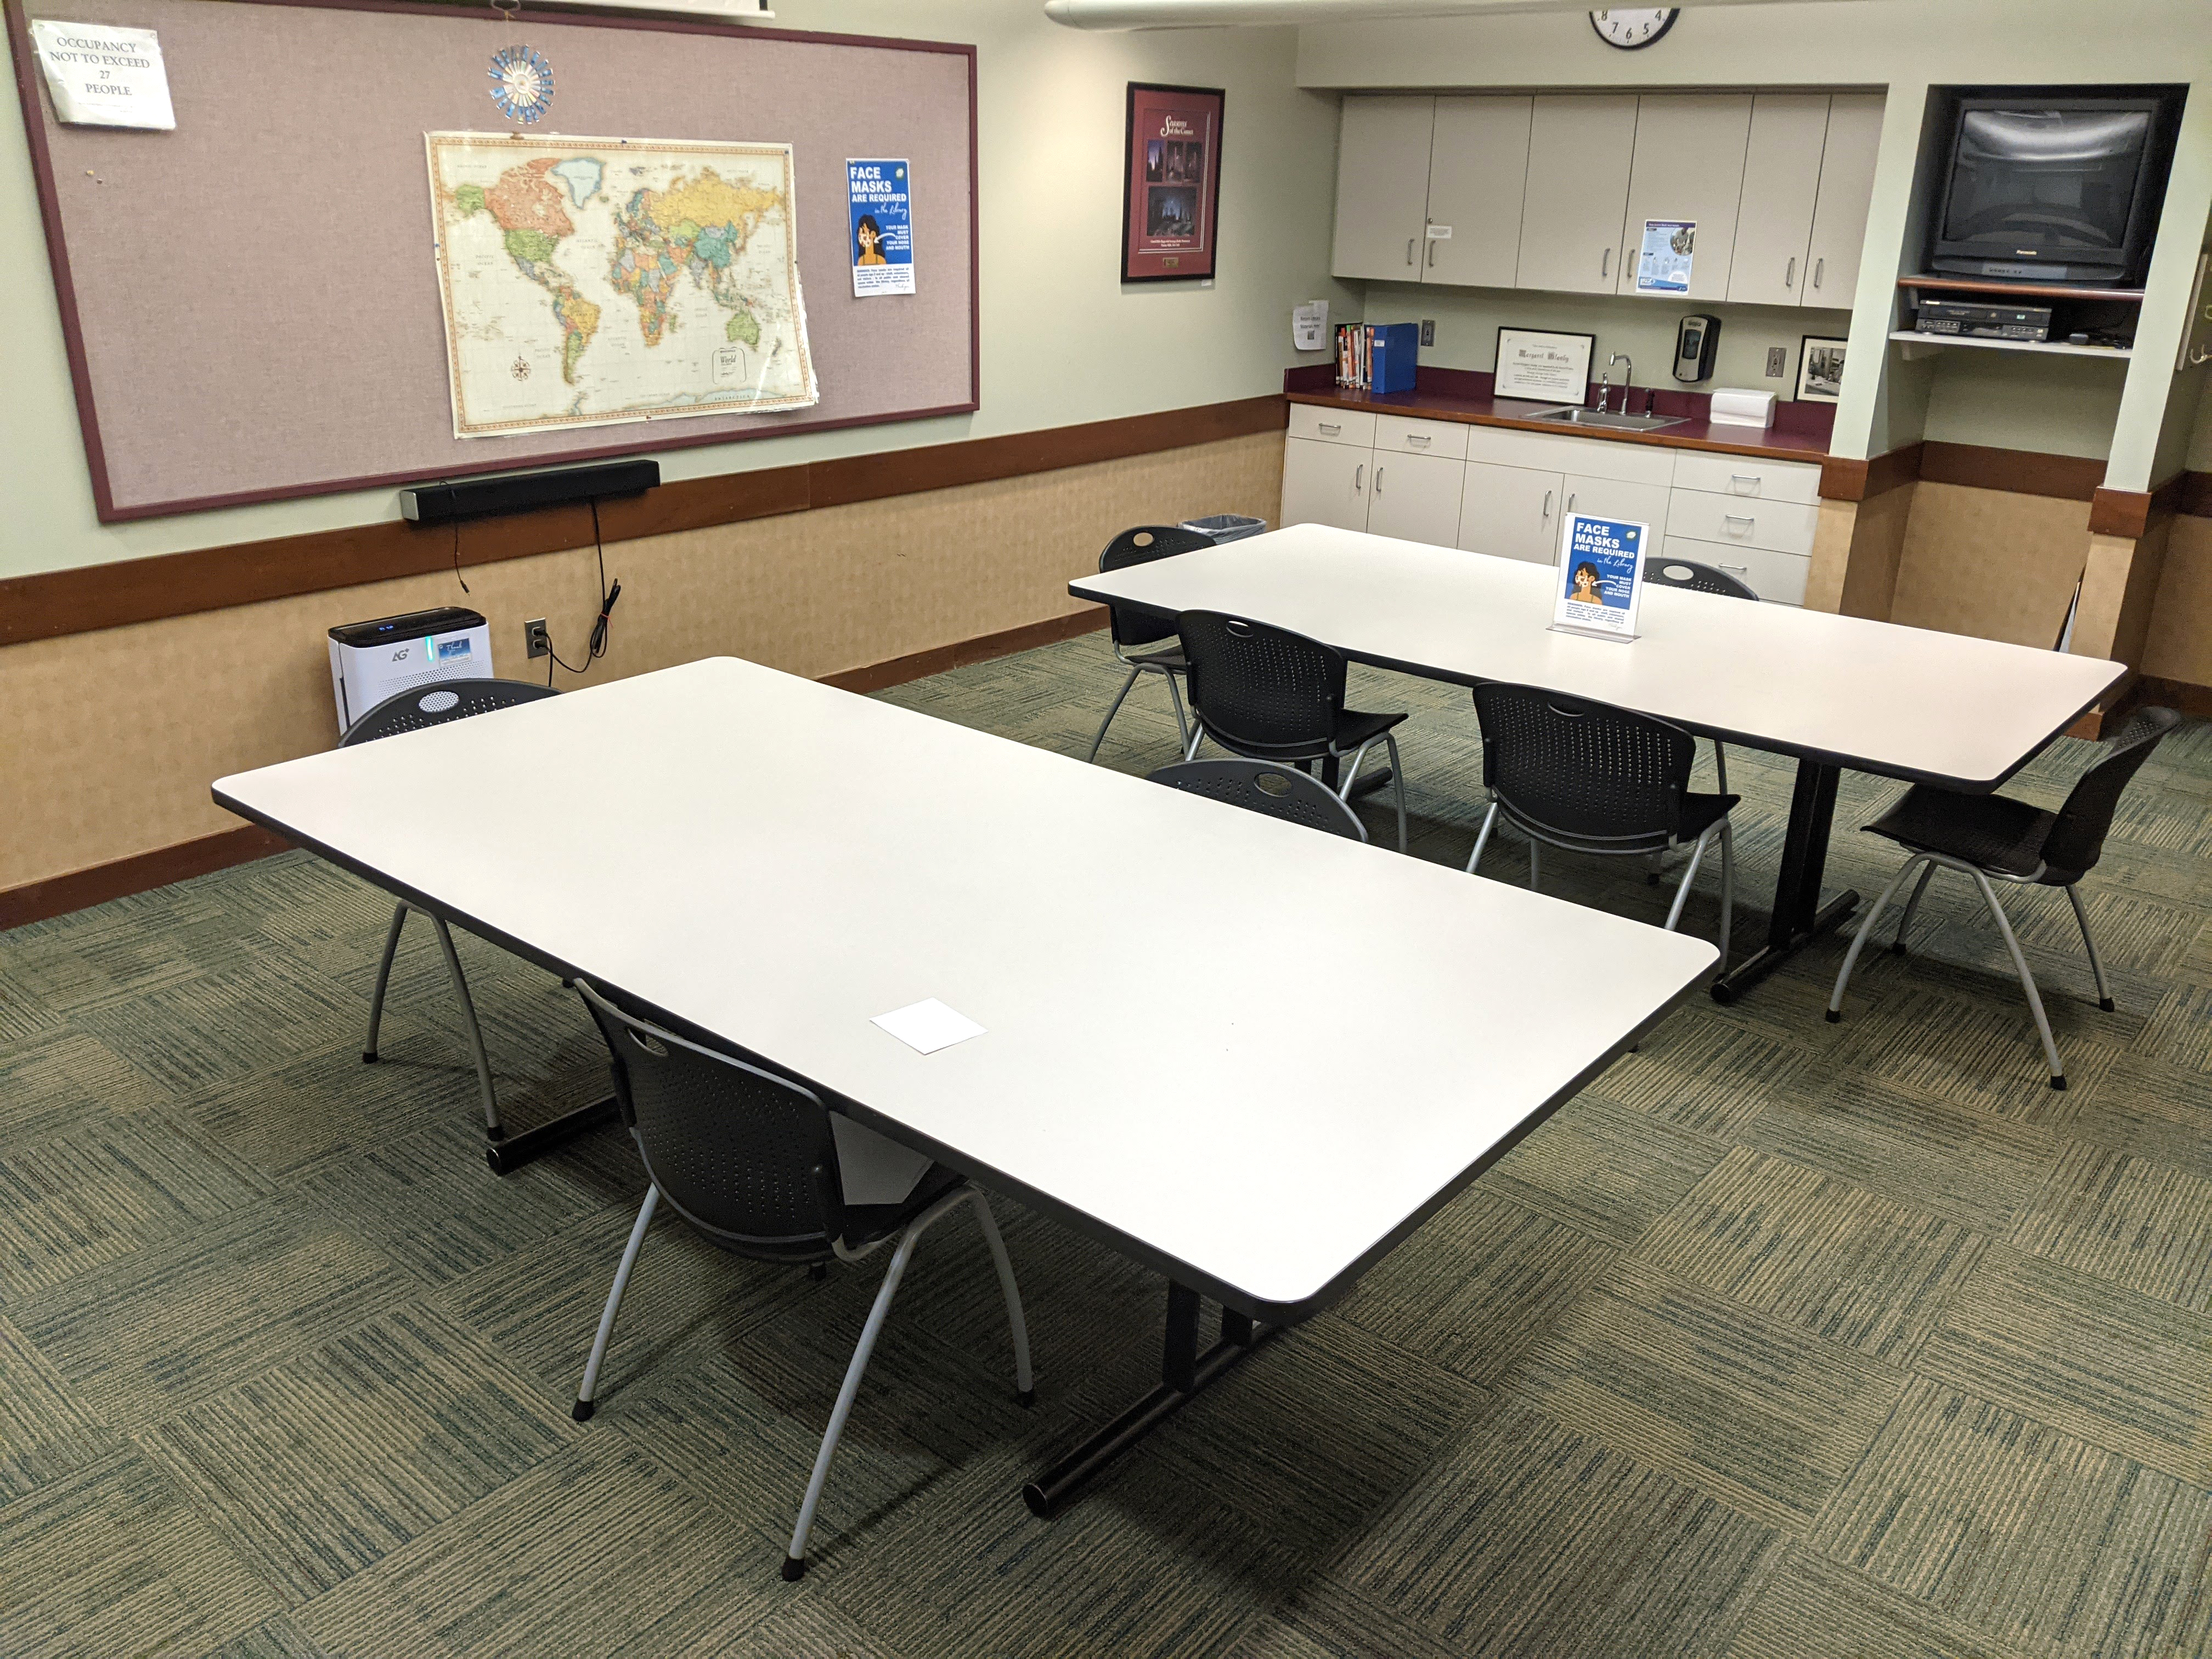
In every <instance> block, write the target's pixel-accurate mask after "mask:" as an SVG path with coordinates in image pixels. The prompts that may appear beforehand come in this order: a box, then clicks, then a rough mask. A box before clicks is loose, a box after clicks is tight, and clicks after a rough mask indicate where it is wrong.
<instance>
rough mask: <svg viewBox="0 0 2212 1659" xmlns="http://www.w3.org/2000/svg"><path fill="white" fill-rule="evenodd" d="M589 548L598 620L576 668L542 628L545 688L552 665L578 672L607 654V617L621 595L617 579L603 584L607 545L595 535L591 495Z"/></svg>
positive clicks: (596, 514)
mask: <svg viewBox="0 0 2212 1659" xmlns="http://www.w3.org/2000/svg"><path fill="white" fill-rule="evenodd" d="M592 551H593V552H594V553H596V554H598V555H599V620H598V621H596V622H594V623H592V637H591V640H590V641H589V643H588V645H587V646H586V649H585V653H584V660H583V664H582V665H581V666H580V667H569V665H568V664H567V663H565V662H562V661H561V653H559V652H557V651H556V650H555V649H554V648H553V635H552V630H551V629H547V630H546V635H545V654H546V655H547V656H549V657H550V658H551V659H553V660H552V662H549V663H548V664H546V665H545V684H546V685H547V686H548V687H550V686H551V685H552V684H553V668H554V665H555V664H559V665H560V666H561V667H562V668H566V669H568V671H569V672H570V673H571V674H582V673H584V672H586V671H588V670H589V669H590V668H591V665H592V664H593V663H595V662H597V661H598V660H599V659H600V658H601V657H604V656H605V655H606V654H607V618H608V617H610V616H611V615H613V614H614V608H615V601H616V600H617V599H620V598H622V583H621V582H620V581H617V582H616V583H615V585H614V586H612V587H609V586H607V546H606V543H605V540H604V539H603V538H601V536H600V534H599V498H598V497H597V496H593V497H592Z"/></svg>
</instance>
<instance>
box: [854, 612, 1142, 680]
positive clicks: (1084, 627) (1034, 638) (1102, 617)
mask: <svg viewBox="0 0 2212 1659" xmlns="http://www.w3.org/2000/svg"><path fill="white" fill-rule="evenodd" d="M1105 626H1106V607H1105V606H1104V605H1085V606H1084V607H1083V609H1082V610H1080V611H1073V612H1071V613H1070V614H1068V615H1067V616H1065V617H1047V618H1045V620H1044V621H1042V622H1033V623H1023V624H1022V625H1021V626H1020V627H1019V628H1008V629H1002V630H1000V632H999V633H996V634H985V635H980V636H979V637H977V638H975V639H972V640H961V641H957V642H956V643H954V644H951V645H939V646H933V647H931V648H930V649H928V650H927V651H915V652H912V653H908V655H906V656H903V657H893V658H890V659H889V660H888V661H884V662H878V663H871V664H869V665H867V666H866V667H865V668H848V669H845V670H843V671H841V672H839V673H836V674H824V675H823V677H822V684H824V685H834V686H836V688H837V689H838V690H841V691H881V690H884V688H885V687H886V686H892V685H904V684H907V682H908V681H909V680H920V679H927V678H929V676H931V675H932V674H943V673H945V672H948V671H951V670H952V669H955V668H965V667H966V666H968V665H969V664H970V663H976V662H988V661H990V660H991V659H993V658H994V657H1011V656H1012V655H1013V654H1014V653H1015V652H1017V651H1032V650H1035V649H1036V647H1038V646H1040V645H1054V644H1057V643H1058V642H1059V641H1061V640H1072V639H1073V638H1075V637H1076V635H1079V634H1091V633H1096V632H1097V630H1098V629H1102V628H1103V627H1105Z"/></svg>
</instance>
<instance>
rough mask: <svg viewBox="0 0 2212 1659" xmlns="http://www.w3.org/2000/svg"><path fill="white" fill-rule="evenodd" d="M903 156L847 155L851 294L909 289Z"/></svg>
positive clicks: (909, 226) (909, 218)
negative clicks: (885, 158)
mask: <svg viewBox="0 0 2212 1659" xmlns="http://www.w3.org/2000/svg"><path fill="white" fill-rule="evenodd" d="M907 175H908V167H907V164H906V163H905V162H904V161H847V162H846V163H845V196H846V204H847V209H848V214H849V216H850V220H851V228H852V235H853V297H854V299H856V300H865V299H867V298H869V297H870V296H872V295H878V294H911V293H913V292H914V213H913V200H912V197H911V193H910V191H911V186H912V184H913V180H912V179H909V178H908V176H907Z"/></svg>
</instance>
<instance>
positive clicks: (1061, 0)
mask: <svg viewBox="0 0 2212 1659" xmlns="http://www.w3.org/2000/svg"><path fill="white" fill-rule="evenodd" d="M1701 3H1703V4H1705V5H1709V6H1713V5H1760V4H1771V3H1774V0H1701ZM1588 9H1589V7H1588V5H1587V4H1586V3H1585V0H1045V8H1044V15H1046V16H1048V17H1049V18H1051V19H1052V21H1054V22H1055V23H1065V24H1066V26H1067V27H1070V28H1074V29H1176V28H1183V29H1189V28H1221V27H1231V26H1234V25H1237V24H1268V25H1273V26H1280V25H1283V24H1286V23H1288V24H1298V23H1360V22H1382V21H1385V20H1387V19H1395V18H1431V17H1498V16H1504V15H1508V14H1510V13H1515V12H1546V11H1549V12H1583V11H1587V10H1588Z"/></svg>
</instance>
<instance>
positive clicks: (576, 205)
mask: <svg viewBox="0 0 2212 1659" xmlns="http://www.w3.org/2000/svg"><path fill="white" fill-rule="evenodd" d="M426 142H427V143H428V151H429V163H430V199H431V203H432V211H433V228H434V230H435V234H436V237H437V264H438V279H439V292H440V295H441V301H442V302H443V305H444V309H445V319H446V356H447V369H448V374H449V376H450V379H451V381H452V386H453V434H454V435H455V436H456V437H461V438H473V437H496V436H503V435H508V434H513V433H520V432H528V431H532V430H538V429H542V428H553V427H571V426H600V425H607V424H611V423H612V422H618V421H641V420H657V419H664V418H670V417H674V416H687V415H728V414H743V413H749V412H751V411H754V410H761V411H768V410H779V409H798V408H804V407H805V406H807V405H809V404H813V403H815V402H816V401H817V399H818V398H819V397H820V392H819V389H818V388H817V386H816V384H815V380H814V368H813V362H812V359H811V356H810V355H809V353H808V350H807V344H806V306H805V299H804V297H803V296H802V295H801V293H800V291H799V262H798V258H797V256H796V251H795V250H796V248H797V240H798V239H797V234H796V228H795V226H794V223H793V189H792V161H791V147H790V146H789V145H788V144H745V143H715V142H712V141H706V140H701V141H697V142H679V141H663V140H659V139H623V138H564V137H560V136H559V135H557V134H550V133H549V134H543V135H539V134H531V135H527V136H510V135H508V134H506V133H483V132H433V133H429V134H428V135H426Z"/></svg>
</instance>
